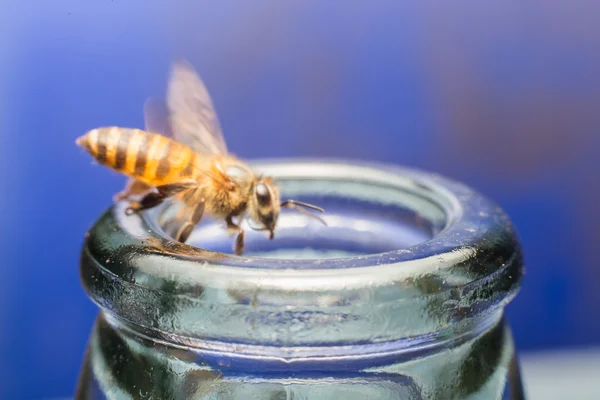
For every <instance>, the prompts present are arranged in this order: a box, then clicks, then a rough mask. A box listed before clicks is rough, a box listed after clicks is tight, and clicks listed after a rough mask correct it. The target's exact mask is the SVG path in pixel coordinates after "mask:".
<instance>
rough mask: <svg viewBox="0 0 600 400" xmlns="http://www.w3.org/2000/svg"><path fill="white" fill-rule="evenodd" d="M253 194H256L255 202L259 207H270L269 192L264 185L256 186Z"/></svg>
mask: <svg viewBox="0 0 600 400" xmlns="http://www.w3.org/2000/svg"><path fill="white" fill-rule="evenodd" d="M254 192H255V193H256V200H258V204H259V205H260V206H262V207H266V206H269V205H271V192H270V191H269V188H268V187H267V185H265V184H264V183H259V184H257V185H256V187H255V189H254Z"/></svg>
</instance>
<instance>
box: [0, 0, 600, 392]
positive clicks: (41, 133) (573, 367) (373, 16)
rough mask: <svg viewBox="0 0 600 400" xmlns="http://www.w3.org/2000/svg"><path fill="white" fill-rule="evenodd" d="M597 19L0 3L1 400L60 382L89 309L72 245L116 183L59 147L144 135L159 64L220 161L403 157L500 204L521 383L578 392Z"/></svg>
mask: <svg viewBox="0 0 600 400" xmlns="http://www.w3.org/2000/svg"><path fill="white" fill-rule="evenodd" d="M598 15H600V2H597V1H592V0H590V1H584V0H581V1H579V0H576V1H568V2H567V1H558V0H509V1H503V2H499V1H497V2H494V1H486V2H477V1H466V2H444V1H438V2H432V1H404V2H400V1H378V0H376V1H370V2H367V1H344V2H343V3H342V2H341V1H340V2H335V1H316V0H315V1H286V2H279V1H256V0H255V1H252V2H249V1H242V0H239V1H221V2H208V1H191V0H190V1H184V0H181V1H154V0H127V1H122V0H115V1H109V0H104V1H100V0H97V1H93V2H82V1H77V0H55V1H52V2H43V1H28V0H24V1H19V2H18V1H16V0H14V1H11V0H8V1H5V2H2V11H1V12H0V165H1V167H2V173H1V174H0V183H1V187H2V189H3V195H2V196H1V197H0V204H1V205H2V210H3V211H2V218H1V220H0V221H1V223H2V229H1V230H0V239H1V241H0V254H2V264H1V265H0V273H1V278H0V398H2V399H43V398H52V397H60V396H69V395H71V394H72V392H73V390H74V386H75V382H76V379H77V376H78V372H79V367H80V364H81V361H82V357H83V351H84V349H85V345H86V341H87V337H88V333H89V331H90V328H91V326H92V323H93V320H94V317H95V315H96V312H97V309H96V307H95V306H94V305H93V304H92V303H91V301H89V300H88V298H87V297H86V296H85V294H84V292H83V290H82V288H81V286H80V283H79V275H78V261H79V251H80V247H81V245H82V241H83V237H84V233H85V232H86V230H87V229H88V228H89V227H90V226H91V224H92V223H93V222H94V221H95V219H96V218H97V217H98V216H99V215H100V213H101V212H103V211H104V210H105V209H106V208H107V207H108V206H109V205H110V203H111V201H112V200H111V199H112V195H113V194H114V193H115V192H116V191H118V190H120V189H121V188H122V185H123V182H124V178H122V177H120V176H118V175H117V174H115V173H111V172H109V171H108V170H106V169H104V168H101V167H98V166H93V165H92V163H91V159H90V157H89V156H88V155H87V154H86V153H84V152H83V150H81V149H79V148H77V147H76V146H75V144H74V140H75V138H76V137H78V136H79V135H81V134H83V133H84V132H86V131H87V130H89V129H92V128H95V127H99V126H105V125H120V126H131V127H142V126H143V115H142V104H143V102H144V100H145V99H146V98H147V97H148V96H163V95H164V90H165V84H166V76H167V72H168V69H169V66H170V62H171V60H172V59H173V58H174V57H185V58H187V59H189V60H190V61H191V63H192V64H193V65H194V66H195V67H196V69H197V70H198V71H199V73H200V75H201V76H202V77H203V79H204V80H205V81H206V84H207V86H208V89H209V90H210V92H211V94H212V96H213V99H214V102H215V106H216V108H217V111H218V112H219V115H220V119H221V123H222V125H223V130H224V132H225V135H226V137H227V139H228V142H229V146H230V149H231V151H232V152H233V153H235V154H238V155H240V156H243V157H246V158H254V157H260V158H263V157H287V156H321V157H329V156H331V157H338V158H339V157H342V158H352V159H359V160H360V159H364V160H375V161H384V162H392V163H398V164H404V165H408V166H413V167H419V168H423V169H427V170H432V171H436V172H439V173H442V174H444V175H446V176H449V177H451V178H454V179H458V180H460V181H463V182H465V183H467V184H468V185H470V186H472V187H474V188H475V189H477V190H478V191H480V192H482V193H484V194H485V195H487V196H489V197H491V198H492V199H494V200H495V201H497V202H498V203H499V204H500V205H501V206H502V207H503V208H504V209H505V210H506V211H507V212H508V213H509V215H510V216H511V217H512V218H513V220H514V222H515V224H516V226H517V228H518V230H519V233H520V235H521V238H522V241H523V245H524V248H525V256H526V261H527V271H526V277H525V281H524V287H523V289H522V291H521V293H520V294H519V296H518V297H517V299H516V300H515V301H514V302H513V303H512V304H511V305H510V307H509V308H508V316H509V318H510V320H511V322H512V326H513V329H514V334H515V337H516V342H517V346H518V348H519V349H520V352H521V355H522V358H523V365H524V370H525V381H526V385H528V387H529V388H530V389H531V390H537V391H538V392H536V393H541V391H540V390H542V391H543V387H544V386H545V382H546V381H545V380H544V379H548V377H552V379H551V381H552V382H553V385H552V386H553V387H554V389H553V392H554V394H556V393H557V391H558V390H560V388H563V389H564V388H565V387H566V386H568V384H572V385H575V386H577V387H579V388H581V386H580V384H579V383H578V382H579V381H578V380H577V379H580V380H582V381H588V383H590V384H591V382H589V379H587V378H586V376H594V374H595V376H596V377H597V376H598V372H597V371H599V364H600V361H598V360H600V357H598V356H594V354H597V353H595V350H594V348H595V346H599V347H600V318H598V308H599V306H600V290H598V288H599V285H600V269H599V266H598V263H597V243H598V242H599V241H600V230H599V229H598V226H599V224H600V207H599V202H600V179H598V176H597V173H598V169H599V167H600V158H599V154H598V153H599V150H600V135H599V134H598V132H599V128H600V78H599V77H600V73H599V71H600V53H599V52H598V49H599V48H600V47H599V46H600V24H598ZM555 354H558V355H559V356H555ZM553 357H554V358H553ZM556 357H559V358H556ZM560 357H562V358H560ZM567 365H568V367H566V366H567ZM542 367H543V368H546V370H543V369H541V368H542ZM578 368H579V369H578ZM594 368H595V370H594ZM557 371H560V374H558V375H557ZM590 371H595V372H594V374H592V375H589V374H590V373H591V372H590ZM567 373H570V375H566V374H567ZM585 373H588V375H585ZM553 374H554V375H553ZM528 377H529V380H528ZM561 379H562V382H563V383H562V384H558V382H560V380H561ZM556 386H558V387H556ZM590 390H591V389H590ZM590 393H591V392H589V391H588V392H587V395H589V394H590ZM538 398H550V397H538ZM556 398H558V397H556ZM575 398H578V399H583V398H596V397H585V396H584V397H577V396H575Z"/></svg>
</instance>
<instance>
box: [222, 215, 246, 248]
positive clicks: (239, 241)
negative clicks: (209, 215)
mask: <svg viewBox="0 0 600 400" xmlns="http://www.w3.org/2000/svg"><path fill="white" fill-rule="evenodd" d="M225 221H226V222H227V228H228V229H232V230H235V231H237V233H238V235H237V237H236V238H235V244H234V246H233V250H234V251H235V254H236V255H237V256H241V255H242V253H243V252H244V230H243V229H242V228H241V227H240V226H239V225H236V224H235V223H234V222H233V219H232V216H231V215H230V216H228V217H227V218H225Z"/></svg>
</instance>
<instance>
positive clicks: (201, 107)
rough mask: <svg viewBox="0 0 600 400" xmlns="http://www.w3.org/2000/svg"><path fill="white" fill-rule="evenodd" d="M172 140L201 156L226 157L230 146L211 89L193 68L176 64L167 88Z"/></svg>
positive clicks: (185, 64)
mask: <svg viewBox="0 0 600 400" xmlns="http://www.w3.org/2000/svg"><path fill="white" fill-rule="evenodd" d="M167 106H168V109H169V114H170V127H171V129H172V131H173V137H174V138H175V139H176V140H178V141H180V142H182V143H184V144H187V145H188V146H190V147H191V148H193V149H194V150H195V151H197V152H199V153H210V154H227V145H226V143H225V140H224V138H223V133H222V132H221V126H220V124H219V120H218V117H217V113H216V112H215V109H214V106H213V104H212V100H211V99H210V95H209V94H208V90H207V89H206V87H205V86H204V83H203V82H202V80H201V79H200V77H199V76H198V75H197V74H196V72H195V71H194V69H193V68H192V66H191V65H190V64H189V63H188V62H186V61H183V60H179V61H177V62H175V63H174V64H173V67H172V69H171V75H170V77H169V83H168V87H167Z"/></svg>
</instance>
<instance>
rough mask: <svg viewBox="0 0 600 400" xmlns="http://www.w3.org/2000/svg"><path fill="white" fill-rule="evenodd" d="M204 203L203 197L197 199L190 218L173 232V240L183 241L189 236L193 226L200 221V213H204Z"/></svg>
mask: <svg viewBox="0 0 600 400" xmlns="http://www.w3.org/2000/svg"><path fill="white" fill-rule="evenodd" d="M204 204H205V203H204V199H200V200H199V201H198V203H197V204H196V206H195V207H194V208H193V210H194V211H193V212H192V214H191V216H190V219H189V220H187V221H185V222H184V223H183V225H182V226H181V227H180V228H179V230H178V231H177V233H176V234H175V237H174V239H175V240H177V241H178V242H181V243H185V241H186V240H187V239H188V238H189V237H190V233H192V230H194V227H195V226H196V225H198V223H200V220H201V219H202V215H204Z"/></svg>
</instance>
